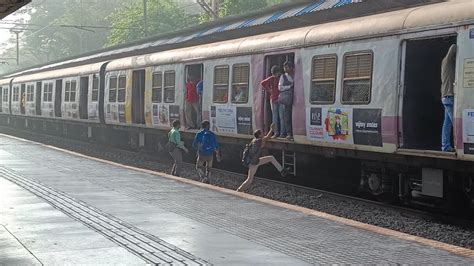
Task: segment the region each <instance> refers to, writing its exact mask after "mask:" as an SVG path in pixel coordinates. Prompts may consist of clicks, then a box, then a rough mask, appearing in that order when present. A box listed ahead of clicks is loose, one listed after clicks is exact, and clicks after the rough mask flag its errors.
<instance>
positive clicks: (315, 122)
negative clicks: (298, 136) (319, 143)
mask: <svg viewBox="0 0 474 266" xmlns="http://www.w3.org/2000/svg"><path fill="white" fill-rule="evenodd" d="M306 113H307V118H306V121H309V124H307V128H306V132H307V137H308V139H309V140H322V139H324V129H323V111H322V109H321V108H318V107H312V108H308V110H307V112H306Z"/></svg>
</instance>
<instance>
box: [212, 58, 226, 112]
mask: <svg viewBox="0 0 474 266" xmlns="http://www.w3.org/2000/svg"><path fill="white" fill-rule="evenodd" d="M228 93H229V66H216V67H215V68H214V93H213V101H214V102H215V103H226V102H227V99H228Z"/></svg>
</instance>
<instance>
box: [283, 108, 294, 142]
mask: <svg viewBox="0 0 474 266" xmlns="http://www.w3.org/2000/svg"><path fill="white" fill-rule="evenodd" d="M284 108H285V129H286V135H287V136H288V138H293V106H292V105H285V107H284Z"/></svg>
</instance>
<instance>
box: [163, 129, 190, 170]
mask: <svg viewBox="0 0 474 266" xmlns="http://www.w3.org/2000/svg"><path fill="white" fill-rule="evenodd" d="M172 125H173V128H171V130H170V131H169V132H168V143H167V144H166V149H167V150H168V152H169V153H170V155H171V157H172V158H173V160H174V164H173V168H171V174H172V175H174V176H180V173H181V164H182V163H183V151H184V152H185V153H188V149H187V148H186V147H185V146H184V142H182V141H181V134H180V133H179V128H180V127H181V123H180V122H179V120H174V121H173V124H172Z"/></svg>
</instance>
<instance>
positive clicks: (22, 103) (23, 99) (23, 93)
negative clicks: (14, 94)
mask: <svg viewBox="0 0 474 266" xmlns="http://www.w3.org/2000/svg"><path fill="white" fill-rule="evenodd" d="M25 106H26V84H21V86H20V112H21V114H22V115H24V114H25Z"/></svg>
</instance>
